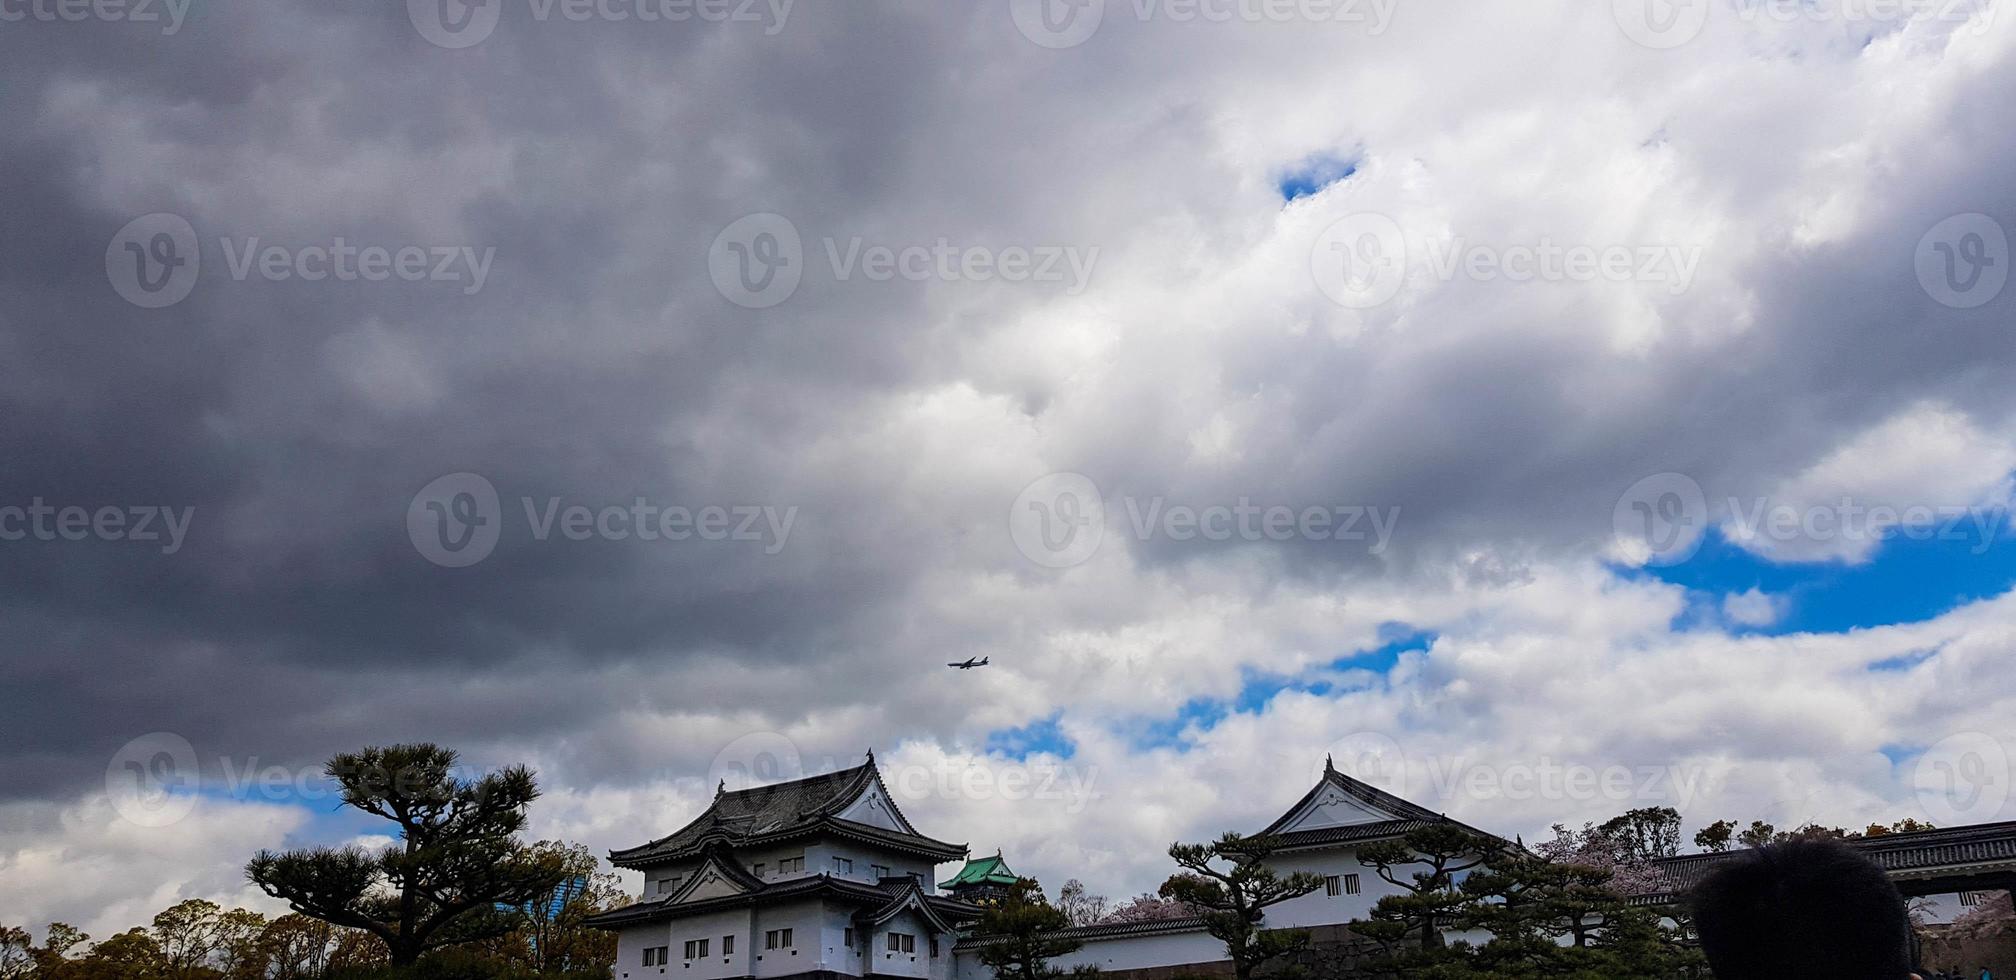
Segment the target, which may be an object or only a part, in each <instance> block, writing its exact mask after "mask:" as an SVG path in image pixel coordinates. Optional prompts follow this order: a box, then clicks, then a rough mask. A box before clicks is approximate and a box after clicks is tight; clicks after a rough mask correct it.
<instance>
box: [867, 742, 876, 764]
mask: <svg viewBox="0 0 2016 980" xmlns="http://www.w3.org/2000/svg"><path fill="white" fill-rule="evenodd" d="M868 764H869V765H871V766H872V765H874V764H875V746H873V745H870V746H868Z"/></svg>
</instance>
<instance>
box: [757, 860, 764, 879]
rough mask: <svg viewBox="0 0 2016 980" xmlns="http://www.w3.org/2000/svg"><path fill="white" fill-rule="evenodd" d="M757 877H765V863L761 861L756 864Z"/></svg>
mask: <svg viewBox="0 0 2016 980" xmlns="http://www.w3.org/2000/svg"><path fill="white" fill-rule="evenodd" d="M756 877H758V878H761V877H763V862H761V861H758V862H756Z"/></svg>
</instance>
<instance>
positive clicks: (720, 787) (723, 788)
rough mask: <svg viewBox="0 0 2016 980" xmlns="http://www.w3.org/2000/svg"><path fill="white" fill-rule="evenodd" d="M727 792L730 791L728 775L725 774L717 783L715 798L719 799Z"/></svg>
mask: <svg viewBox="0 0 2016 980" xmlns="http://www.w3.org/2000/svg"><path fill="white" fill-rule="evenodd" d="M727 792H728V777H726V776H723V777H721V782H720V783H718V784H716V785H715V787H714V798H715V799H717V800H718V799H720V798H721V796H722V795H723V794H725V793H727Z"/></svg>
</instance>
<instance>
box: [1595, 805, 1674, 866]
mask: <svg viewBox="0 0 2016 980" xmlns="http://www.w3.org/2000/svg"><path fill="white" fill-rule="evenodd" d="M1596 833H1598V834H1600V835H1602V836H1603V837H1604V838H1605V839H1607V840H1609V841H1610V842H1611V843H1612V845H1613V849H1614V850H1615V852H1616V854H1617V856H1618V858H1619V859H1620V860H1622V861H1625V862H1628V863H1634V864H1637V863H1644V862H1646V861H1656V860H1658V859H1659V858H1669V857H1673V856H1674V855H1676V854H1679V853H1680V811H1678V810H1675V809H1673V808H1672V807H1670V806H1648V807H1641V808H1639V809H1636V810H1630V811H1627V812H1625V813H1623V814H1621V815H1619V816H1616V817H1612V818H1610V819H1609V820H1606V821H1604V822H1603V823H1602V824H1600V825H1598V826H1597V828H1596Z"/></svg>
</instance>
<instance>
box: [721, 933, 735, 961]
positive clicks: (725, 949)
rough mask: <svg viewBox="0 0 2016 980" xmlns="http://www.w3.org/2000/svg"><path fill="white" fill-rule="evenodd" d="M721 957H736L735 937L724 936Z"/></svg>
mask: <svg viewBox="0 0 2016 980" xmlns="http://www.w3.org/2000/svg"><path fill="white" fill-rule="evenodd" d="M721 955H722V956H733V955H735V937H734V936H722V937H721Z"/></svg>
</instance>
